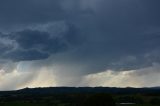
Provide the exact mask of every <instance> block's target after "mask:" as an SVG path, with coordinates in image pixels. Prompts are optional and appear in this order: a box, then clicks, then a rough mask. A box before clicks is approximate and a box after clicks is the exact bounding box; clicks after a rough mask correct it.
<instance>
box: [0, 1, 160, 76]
mask: <svg viewBox="0 0 160 106" xmlns="http://www.w3.org/2000/svg"><path fill="white" fill-rule="evenodd" d="M159 4H160V2H159V1H158V0H155V1H151V0H141V1H139V0H129V1H128V0H114V1H113V0H68V1H67V2H66V1H65V0H58V1H53V0H45V1H44V0H27V1H26V0H14V1H10V0H2V1H1V2H0V8H1V9H0V13H1V14H0V23H1V25H0V29H1V31H2V32H1V37H0V39H1V40H0V44H1V45H2V46H0V50H1V51H2V52H1V56H0V57H1V59H4V60H5V59H7V60H12V61H24V60H27V61H32V60H43V59H47V58H49V57H51V56H54V55H55V54H58V53H63V55H62V56H60V58H59V61H60V63H61V64H63V63H64V59H66V57H68V59H67V60H65V61H67V63H68V64H72V63H74V64H79V67H81V66H84V67H85V69H84V68H83V70H81V71H84V72H86V73H92V72H99V71H104V70H106V69H115V70H124V69H125V70H127V69H137V68H140V67H146V66H150V65H151V64H152V63H154V62H158V63H159V62H160V56H159V55H158V54H159V53H160V46H159V45H160V43H159V42H160V31H159V30H160V21H159V19H160V15H159V9H160V7H159ZM61 22H62V23H63V22H64V23H63V24H62V23H61ZM51 23H56V24H55V25H53V26H54V27H53V26H52V25H50V24H51ZM59 26H60V27H59ZM57 27H59V28H58V29H57ZM4 40H6V42H3V41H4ZM7 42H8V43H7ZM65 53H66V54H65ZM70 66H72V65H70Z"/></svg>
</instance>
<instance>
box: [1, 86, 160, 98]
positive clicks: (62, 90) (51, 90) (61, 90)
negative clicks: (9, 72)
mask: <svg viewBox="0 0 160 106" xmlns="http://www.w3.org/2000/svg"><path fill="white" fill-rule="evenodd" d="M69 93H70V94H71V93H108V94H135V93H141V94H143V93H144V94H160V87H152V88H130V87H128V88H115V87H48V88H24V89H20V90H16V91H0V96H2V95H10V94H35V95H39V94H42V95H43V94H69Z"/></svg>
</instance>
